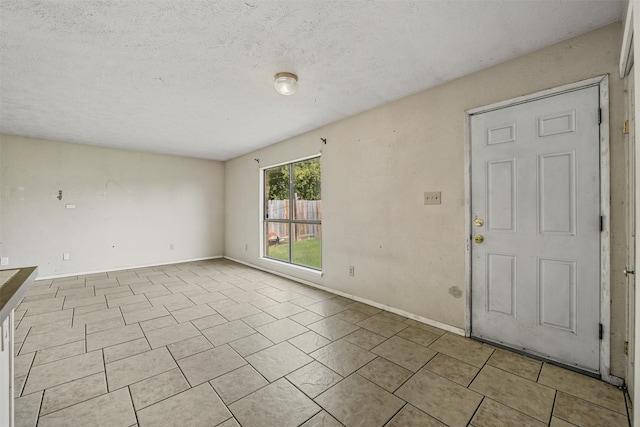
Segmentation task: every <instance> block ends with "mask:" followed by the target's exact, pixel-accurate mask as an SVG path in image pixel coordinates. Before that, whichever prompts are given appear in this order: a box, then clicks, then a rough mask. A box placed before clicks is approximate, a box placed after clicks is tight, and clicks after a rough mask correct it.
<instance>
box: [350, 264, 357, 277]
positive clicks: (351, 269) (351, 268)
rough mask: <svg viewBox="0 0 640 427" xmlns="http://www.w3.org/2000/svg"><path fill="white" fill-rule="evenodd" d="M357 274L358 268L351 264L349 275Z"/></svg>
mask: <svg viewBox="0 0 640 427" xmlns="http://www.w3.org/2000/svg"><path fill="white" fill-rule="evenodd" d="M355 275H356V268H355V267H354V266H353V265H350V266H349V276H351V277H353V276H355Z"/></svg>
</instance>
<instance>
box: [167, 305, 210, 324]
mask: <svg viewBox="0 0 640 427" xmlns="http://www.w3.org/2000/svg"><path fill="white" fill-rule="evenodd" d="M171 314H172V315H173V317H174V318H175V319H176V320H177V321H178V323H183V322H188V321H190V320H195V319H200V318H202V317H207V316H212V315H214V314H216V311H215V310H214V309H213V308H211V307H209V306H208V305H206V304H204V305H196V306H193V307H187V308H182V309H180V310H174V311H172V312H171Z"/></svg>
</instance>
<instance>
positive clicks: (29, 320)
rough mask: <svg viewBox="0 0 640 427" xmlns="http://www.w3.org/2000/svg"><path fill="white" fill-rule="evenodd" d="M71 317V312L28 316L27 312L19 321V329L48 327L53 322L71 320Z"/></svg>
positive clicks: (63, 311)
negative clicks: (39, 326) (38, 326)
mask: <svg viewBox="0 0 640 427" xmlns="http://www.w3.org/2000/svg"><path fill="white" fill-rule="evenodd" d="M72 317H73V310H62V311H54V312H52V313H46V314H37V315H34V316H30V315H29V312H27V313H26V314H25V316H24V317H23V318H22V320H21V321H20V327H21V328H28V327H31V326H37V325H49V324H51V323H54V322H61V321H63V320H71V318H72Z"/></svg>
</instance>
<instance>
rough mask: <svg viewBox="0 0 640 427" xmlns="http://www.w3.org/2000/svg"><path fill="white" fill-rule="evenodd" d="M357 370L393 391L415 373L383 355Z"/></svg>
mask: <svg viewBox="0 0 640 427" xmlns="http://www.w3.org/2000/svg"><path fill="white" fill-rule="evenodd" d="M357 372H358V374H360V375H361V376H363V377H364V378H366V379H368V380H369V381H372V382H374V383H375V384H377V385H379V386H380V387H382V388H384V389H385V390H387V391H389V392H391V393H393V392H394V391H395V390H396V389H397V388H398V387H400V386H401V385H402V384H403V383H404V382H405V381H406V380H407V379H409V377H410V376H411V375H413V372H411V371H410V370H408V369H405V368H403V367H402V366H399V365H396V364H395V363H392V362H389V361H388V360H386V359H383V358H382V357H377V358H375V359H374V360H372V361H371V362H369V363H367V364H366V365H364V366H363V367H362V368H360V369H358V371H357Z"/></svg>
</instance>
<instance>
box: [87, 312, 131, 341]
mask: <svg viewBox="0 0 640 427" xmlns="http://www.w3.org/2000/svg"><path fill="white" fill-rule="evenodd" d="M116 310H117V309H116ZM118 311H120V310H118ZM121 326H125V324H124V318H123V317H122V316H118V317H113V318H111V319H106V320H98V321H96V322H92V323H88V324H86V325H85V328H86V330H87V335H89V334H95V333H97V332H102V331H106V330H109V329H114V328H119V327H121Z"/></svg>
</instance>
